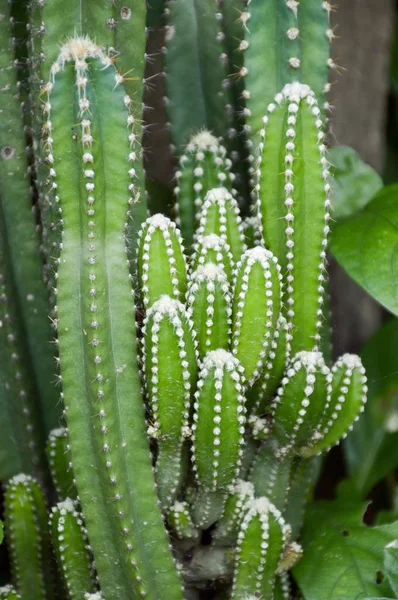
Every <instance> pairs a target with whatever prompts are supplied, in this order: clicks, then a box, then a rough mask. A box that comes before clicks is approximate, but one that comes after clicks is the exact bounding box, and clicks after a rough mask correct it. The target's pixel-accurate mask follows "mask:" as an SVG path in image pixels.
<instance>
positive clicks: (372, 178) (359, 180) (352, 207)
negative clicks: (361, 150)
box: [329, 146, 383, 221]
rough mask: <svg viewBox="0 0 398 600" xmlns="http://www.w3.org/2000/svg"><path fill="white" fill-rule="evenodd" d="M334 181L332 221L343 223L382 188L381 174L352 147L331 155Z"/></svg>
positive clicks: (346, 147)
mask: <svg viewBox="0 0 398 600" xmlns="http://www.w3.org/2000/svg"><path fill="white" fill-rule="evenodd" d="M329 160H330V162H331V165H332V166H331V171H332V173H333V175H334V179H333V194H332V198H333V218H334V219H335V220H336V221H341V220H343V219H346V218H347V217H351V216H352V215H354V214H355V213H357V212H359V211H360V210H362V209H363V208H364V207H365V206H366V205H367V204H368V203H369V202H370V200H371V199H372V198H373V196H374V195H375V194H376V193H377V192H378V191H379V190H380V189H381V188H382V187H383V180H382V178H381V177H380V175H379V174H378V173H377V172H376V171H375V170H374V169H373V168H372V167H371V166H370V165H368V164H366V163H365V162H364V161H363V160H362V159H361V157H360V156H359V154H358V153H357V152H355V150H354V149H353V148H350V147H349V146H335V147H334V148H332V149H331V150H330V152H329Z"/></svg>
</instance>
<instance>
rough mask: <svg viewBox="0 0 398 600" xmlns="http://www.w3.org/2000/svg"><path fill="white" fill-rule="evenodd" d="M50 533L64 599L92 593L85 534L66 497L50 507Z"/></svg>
mask: <svg viewBox="0 0 398 600" xmlns="http://www.w3.org/2000/svg"><path fill="white" fill-rule="evenodd" d="M50 530H51V537H52V542H53V547H54V550H55V554H56V556H57V559H58V564H59V566H60V570H61V573H62V577H63V580H64V583H65V587H66V590H67V592H68V598H69V599H70V600H84V594H85V593H90V592H95V589H96V586H95V580H94V573H93V568H92V565H91V557H90V553H89V546H88V540H87V532H86V530H85V528H84V524H83V520H82V516H81V514H80V513H79V512H78V511H77V510H76V507H75V505H74V503H73V501H72V500H71V499H70V498H66V500H64V501H63V502H59V503H58V504H57V505H56V506H54V507H53V509H52V512H51V515H50Z"/></svg>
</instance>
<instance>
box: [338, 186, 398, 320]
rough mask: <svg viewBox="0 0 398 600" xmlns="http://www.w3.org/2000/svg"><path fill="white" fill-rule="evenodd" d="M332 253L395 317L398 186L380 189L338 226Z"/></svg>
mask: <svg viewBox="0 0 398 600" xmlns="http://www.w3.org/2000/svg"><path fill="white" fill-rule="evenodd" d="M331 250H332V252H333V254H334V255H335V257H336V258H337V261H338V262H339V263H340V264H341V266H342V267H343V268H344V269H345V270H346V271H347V273H348V274H349V275H350V276H351V277H352V278H353V279H354V280H355V281H356V282H357V283H359V285H361V286H362V287H363V288H364V289H365V290H366V291H367V292H368V293H369V294H370V295H371V296H373V297H374V298H375V299H376V300H378V301H379V302H380V303H381V304H382V305H383V306H385V308H387V310H389V311H391V312H392V313H394V314H395V315H398V185H391V186H388V187H385V188H383V189H382V190H381V191H380V192H379V193H378V194H376V196H375V198H374V199H373V200H372V201H371V202H370V203H369V204H368V205H367V206H366V207H365V209H364V210H363V211H362V212H360V213H359V214H358V215H356V216H354V217H350V218H349V219H346V220H345V221H343V222H342V223H338V224H337V225H336V227H335V228H334V230H333V234H332V237H331Z"/></svg>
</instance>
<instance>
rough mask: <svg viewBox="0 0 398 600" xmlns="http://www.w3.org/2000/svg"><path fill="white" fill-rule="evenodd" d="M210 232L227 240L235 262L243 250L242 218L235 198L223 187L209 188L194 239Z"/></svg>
mask: <svg viewBox="0 0 398 600" xmlns="http://www.w3.org/2000/svg"><path fill="white" fill-rule="evenodd" d="M211 233H215V234H217V235H219V236H220V237H221V238H222V239H223V240H224V241H226V242H227V244H228V245H229V247H230V249H231V253H232V258H233V260H234V262H237V261H238V260H239V259H240V257H241V255H242V253H243V252H244V251H245V244H244V236H243V230H242V219H241V217H240V214H239V208H238V204H237V202H236V200H235V199H234V198H233V197H232V195H231V194H230V193H229V192H228V190H227V189H226V188H225V187H219V188H213V189H211V190H209V191H208V192H207V194H206V197H205V201H204V203H203V207H202V212H201V214H200V222H199V228H198V230H197V232H196V239H197V240H199V239H200V238H201V237H202V236H205V235H209V234H211Z"/></svg>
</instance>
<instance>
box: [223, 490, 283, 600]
mask: <svg viewBox="0 0 398 600" xmlns="http://www.w3.org/2000/svg"><path fill="white" fill-rule="evenodd" d="M288 532H289V529H288V526H287V525H286V523H285V521H284V519H283V517H282V515H281V512H280V511H279V510H278V509H277V508H275V506H273V504H271V503H270V502H269V501H268V500H267V498H257V499H255V500H249V501H248V502H247V504H246V506H245V514H244V517H243V519H242V521H241V525H240V529H239V534H238V545H237V554H236V559H235V571H234V579H233V587H232V599H233V600H240V599H241V598H244V597H245V596H246V597H247V596H248V595H249V596H250V594H252V595H253V597H254V598H255V597H258V596H259V595H260V597H261V598H263V600H273V598H274V594H273V592H274V587H275V578H276V571H277V569H278V567H279V564H280V562H281V560H282V557H283V552H284V549H285V546H286V543H287V538H288Z"/></svg>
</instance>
